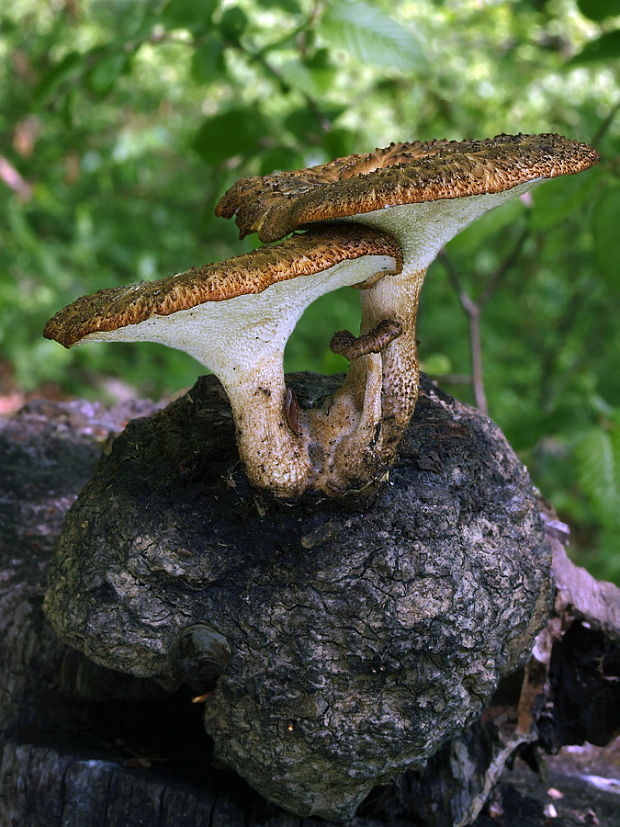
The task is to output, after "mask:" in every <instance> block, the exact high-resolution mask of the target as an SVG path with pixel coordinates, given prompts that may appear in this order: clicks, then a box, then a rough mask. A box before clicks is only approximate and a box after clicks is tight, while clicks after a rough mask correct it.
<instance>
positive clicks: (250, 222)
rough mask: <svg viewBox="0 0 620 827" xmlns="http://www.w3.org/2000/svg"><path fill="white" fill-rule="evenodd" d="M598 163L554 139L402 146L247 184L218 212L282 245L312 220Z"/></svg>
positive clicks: (489, 188) (474, 191) (580, 148)
mask: <svg viewBox="0 0 620 827" xmlns="http://www.w3.org/2000/svg"><path fill="white" fill-rule="evenodd" d="M598 159H599V156H598V153H597V152H596V150H594V149H592V148H591V147H589V146H587V145H585V144H581V143H578V142H576V141H571V140H569V139H568V138H563V137H562V136H560V135H553V134H544V135H498V136H496V137H495V138H488V139H486V140H480V141H474V140H470V141H446V140H441V141H425V142H413V143H398V144H391V145H390V146H389V147H387V148H385V149H376V150H375V151H374V152H369V153H366V154H363V155H350V156H348V157H346V158H338V159H336V160H334V161H330V162H329V163H327V164H322V165H319V166H315V167H309V168H308V169H303V170H296V171H292V172H276V173H273V174H271V175H266V176H263V177H255V178H245V179H243V180H241V181H238V182H237V183H236V184H234V185H233V186H232V187H231V188H230V189H229V190H228V192H226V193H225V195H224V196H223V197H222V199H221V200H220V202H219V204H218V205H217V208H216V213H217V215H219V216H223V217H225V218H232V216H233V215H234V216H236V221H237V225H238V226H239V231H240V235H241V237H242V238H243V237H244V236H246V235H248V233H251V232H254V231H256V232H257V233H258V237H259V238H260V239H261V240H262V241H275V240H276V239H278V238H282V237H283V236H285V235H287V234H288V233H290V232H292V231H293V230H295V229H296V228H298V227H300V226H301V225H303V224H306V223H309V222H313V221H328V220H331V219H335V218H342V217H346V216H352V215H359V214H360V213H368V212H372V211H374V210H379V209H382V208H383V207H386V206H396V205H400V204H413V203H420V202H422V201H436V200H440V199H446V198H461V197H464V196H468V195H481V194H484V193H497V192H502V191H503V190H507V189H510V188H512V187H515V186H517V185H518V184H522V183H525V182H527V181H532V180H534V179H537V178H554V177H556V176H558V175H566V174H572V173H576V172H581V171H582V170H584V169H587V168H588V167H590V166H592V165H593V164H595V163H596V162H597V161H598Z"/></svg>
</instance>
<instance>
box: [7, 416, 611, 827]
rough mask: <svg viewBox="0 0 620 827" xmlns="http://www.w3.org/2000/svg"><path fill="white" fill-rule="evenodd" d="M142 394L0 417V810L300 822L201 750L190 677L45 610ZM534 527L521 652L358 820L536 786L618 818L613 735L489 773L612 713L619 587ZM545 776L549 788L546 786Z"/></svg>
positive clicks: (565, 811) (28, 820)
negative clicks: (95, 650)
mask: <svg viewBox="0 0 620 827" xmlns="http://www.w3.org/2000/svg"><path fill="white" fill-rule="evenodd" d="M152 410H153V406H149V405H146V404H140V405H134V406H129V407H124V408H116V409H114V410H111V411H103V410H102V409H100V408H97V407H94V406H92V405H90V404H89V403H84V402H79V403H70V404H55V403H46V402H40V403H31V404H30V405H28V406H27V407H26V408H24V409H23V410H22V412H21V413H20V414H19V415H17V416H15V417H14V418H12V419H10V420H1V419H0V469H1V473H0V567H1V570H2V577H1V580H0V824H1V825H2V826H3V827H4V825H11V827H22V825H25V824H28V825H29V827H60V825H63V827H66V826H67V825H75V827H78V825H79V827H99V825H101V827H103V825H105V827H132V826H133V825H138V824H140V825H144V826H145V827H179V825H180V827H185V825H187V826H188V827H189V825H192V826H193V827H194V826H195V827H214V825H230V826H231V827H254V825H269V827H292V825H299V827H302V825H303V827H311V825H312V827H315V825H318V824H319V823H320V822H319V821H318V820H317V819H299V818H296V817H294V816H292V815H290V814H287V813H286V812H283V811H281V810H279V809H278V808H277V807H275V806H274V805H271V804H268V803H267V802H266V801H264V800H263V799H261V798H260V797H259V796H258V795H257V794H256V793H254V792H253V791H252V790H251V789H249V788H248V787H247V786H246V785H245V784H244V783H243V782H242V781H241V780H240V779H239V778H238V777H236V776H235V774H234V773H232V772H229V771H227V770H225V769H224V768H222V767H221V766H218V765H217V764H214V763H213V759H212V744H211V741H210V739H209V738H208V737H207V736H206V735H205V733H204V729H203V727H202V725H201V709H200V708H199V707H198V705H192V704H191V703H190V698H191V692H190V691H189V690H188V689H187V687H181V688H180V689H179V690H177V691H176V692H173V693H169V692H165V691H163V690H162V688H161V687H160V686H159V685H158V684H156V683H155V682H154V681H152V680H150V679H137V678H132V677H130V676H127V675H124V674H121V673H118V672H114V671H111V670H108V669H106V668H104V667H101V666H98V665H96V664H94V663H93V662H92V661H89V660H88V659H87V658H85V657H84V656H83V655H81V654H80V653H78V652H77V651H75V650H72V649H69V648H68V647H66V646H65V645H64V644H62V643H61V642H60V641H59V640H58V638H57V637H56V635H55V634H54V632H53V631H52V629H51V627H50V626H49V624H48V623H47V622H46V620H45V618H44V616H43V613H42V599H43V593H44V588H45V580H46V576H47V567H48V560H49V556H50V553H51V550H52V547H53V545H54V543H55V542H56V539H57V535H58V531H59V528H60V524H61V522H62V518H63V516H64V514H65V511H66V509H67V508H68V506H69V504H70V503H71V502H72V501H73V500H74V499H75V497H76V495H77V493H78V491H79V489H80V488H81V486H82V485H83V484H84V482H85V481H86V480H87V479H88V477H89V476H90V474H91V473H92V467H93V464H94V462H95V460H96V456H97V455H98V453H99V451H100V449H101V444H102V441H103V440H104V439H105V437H106V436H107V434H108V433H109V432H114V431H118V430H120V428H122V427H123V425H124V424H125V421H126V419H127V417H128V416H136V415H139V414H141V413H142V414H147V413H150V412H151V411H152ZM546 528H547V536H548V539H549V541H550V543H551V544H552V545H553V547H554V558H555V559H554V570H555V572H556V578H557V580H558V582H559V585H560V589H559V591H558V593H557V595H556V601H555V611H553V612H552V613H551V615H550V619H549V623H548V626H547V627H546V629H544V630H543V631H542V632H541V634H540V635H539V638H538V642H537V646H536V649H535V655H534V656H533V657H532V658H531V659H530V661H529V663H528V664H527V666H526V668H525V670H524V669H520V670H518V671H517V672H516V673H513V674H512V675H509V676H507V677H506V678H505V679H504V680H503V681H502V682H501V684H500V687H499V688H498V690H497V692H496V693H495V695H494V697H493V699H492V701H491V703H490V704H489V705H488V706H487V708H486V710H485V711H484V713H483V716H482V718H481V719H480V720H479V721H477V722H475V723H474V724H472V725H471V726H470V727H469V728H468V729H467V730H466V731H465V732H464V733H463V734H462V735H461V736H459V737H457V738H455V739H453V740H452V741H451V742H449V743H446V744H444V746H443V747H442V748H441V749H440V750H439V752H438V753H436V754H435V755H434V756H433V757H432V758H431V759H430V760H429V762H428V764H427V766H426V769H425V770H423V771H421V772H414V771H409V772H407V773H405V774H404V775H401V776H399V777H398V778H397V779H396V780H395V781H394V782H392V783H391V784H389V785H387V786H385V787H379V788H377V789H376V790H375V791H373V793H372V794H371V795H370V796H369V797H368V798H367V800H366V801H365V802H364V803H363V804H362V805H361V806H360V808H359V810H358V814H357V816H356V817H355V819H354V821H353V824H355V825H356V827H371V825H372V827H375V825H380V824H403V825H405V824H407V825H414V826H415V825H433V826H434V827H448V825H452V824H456V823H462V824H466V823H471V822H472V820H473V819H475V821H474V822H473V823H475V824H476V825H477V827H491V825H494V824H497V823H498V821H497V819H498V818H500V817H501V821H502V823H503V825H504V827H523V825H524V824H528V825H529V827H539V826H540V827H542V825H548V823H549V819H548V816H547V815H545V812H544V808H545V807H548V806H549V803H550V802H553V803H554V805H555V807H556V809H557V812H558V816H559V819H558V821H557V822H555V823H558V824H560V823H561V824H562V825H565V827H566V825H572V824H592V825H596V824H597V823H600V824H605V825H608V827H617V825H620V816H618V811H617V810H618V808H617V796H616V795H615V794H614V793H613V783H614V782H613V780H610V776H613V777H615V778H618V777H619V774H618V770H617V767H618V749H619V748H620V747H618V746H616V747H615V751H611V752H610V751H609V749H608V750H603V749H601V750H599V751H598V753H597V756H598V757H597V756H595V757H594V758H593V757H592V749H591V748H583V750H582V749H581V748H580V749H579V751H578V754H579V756H582V758H583V762H584V763H583V765H582V766H576V765H575V761H574V759H575V755H576V753H575V751H574V750H575V748H573V751H572V752H571V754H570V755H569V756H568V759H570V761H569V762H568V763H567V756H566V755H565V754H564V750H562V752H561V753H560V755H559V756H558V757H557V758H556V759H553V761H552V763H551V765H550V768H549V775H548V778H547V780H546V782H544V785H543V782H541V777H540V775H537V774H535V773H533V772H532V771H531V770H529V769H527V768H526V766H525V764H523V763H522V762H521V761H519V760H518V761H517V764H516V765H515V770H514V771H513V772H505V773H504V775H503V776H502V778H501V779H500V781H499V783H497V784H496V783H495V782H496V781H497V778H498V776H499V775H500V773H501V770H502V768H503V767H504V766H505V764H506V762H507V761H509V760H510V759H511V758H512V759H514V755H515V753H516V751H517V750H518V749H520V750H521V751H523V750H524V749H525V750H526V752H525V753H524V757H526V758H527V759H528V762H529V763H530V764H534V763H538V764H540V747H541V746H542V747H544V748H546V749H547V750H551V751H553V752H555V751H557V750H558V749H559V748H560V747H561V746H562V745H563V744H564V743H572V742H573V740H572V739H575V738H576V739H578V740H579V741H580V740H581V739H582V738H583V737H586V738H589V739H590V740H598V742H599V743H604V742H606V741H607V740H608V739H609V738H611V737H612V735H613V734H614V732H615V731H618V728H619V727H620V713H619V710H620V703H618V700H620V698H619V697H618V686H619V683H618V676H619V674H620V666H619V664H620V622H619V621H618V612H619V611H620V597H619V592H618V589H616V588H615V587H613V586H611V585H610V584H604V583H597V582H596V581H593V580H592V578H590V577H589V575H587V574H586V573H585V572H583V570H580V569H576V568H575V567H574V566H572V565H571V564H570V563H569V562H568V561H567V560H566V558H565V555H564V553H563V551H562V546H561V543H560V542H559V540H560V539H564V540H565V539H566V538H565V535H564V534H563V533H562V531H561V530H560V531H558V530H557V524H556V523H554V522H553V521H552V520H549V519H547V520H546ZM560 529H561V526H560ZM541 664H542V665H541ZM206 665H207V666H208V664H206ZM372 674H374V673H372ZM576 710H578V711H579V713H580V714H579V715H576V714H575V713H576ZM582 713H583V714H582ZM576 721H578V722H579V726H578V727H575V722H576ZM577 729H578V731H577ZM519 744H521V747H520V748H519V747H518V745H519ZM585 761H588V762H590V763H588V764H587V765H586V764H585ZM593 761H596V763H592V762H593ZM592 779H595V781H596V783H597V784H598V789H597V788H596V787H594V786H593V783H592ZM605 784H607V785H608V787H609V789H607V790H605V789H602V788H601V785H602V786H603V787H604V785H605ZM494 785H495V786H494ZM549 786H553V787H555V788H559V789H560V790H561V791H562V793H563V795H564V797H563V799H562V800H560V801H558V800H557V799H551V798H550V797H549V796H548V795H547V792H546V790H547V788H548V787H549ZM487 799H488V800H489V803H488V805H487V808H488V809H487V811H486V812H483V813H482V814H480V815H479V816H478V818H477V819H476V813H478V812H479V811H480V808H481V807H482V804H483V803H484V801H485V800H487ZM498 814H501V816H500V815H498Z"/></svg>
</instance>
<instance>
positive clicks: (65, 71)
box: [0, 0, 620, 580]
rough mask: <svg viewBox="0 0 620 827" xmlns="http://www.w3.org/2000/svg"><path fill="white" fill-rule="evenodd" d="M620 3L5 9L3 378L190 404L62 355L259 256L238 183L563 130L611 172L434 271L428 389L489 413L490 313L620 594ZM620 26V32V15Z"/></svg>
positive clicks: (523, 426) (137, 1) (493, 330)
mask: <svg viewBox="0 0 620 827" xmlns="http://www.w3.org/2000/svg"><path fill="white" fill-rule="evenodd" d="M618 12H619V8H618V3H617V0H576V2H575V0H520V2H517V3H514V2H504V0H434V2H433V0H339V1H338V2H328V0H237V1H235V0H83V2H77V0H12V1H11V3H7V4H3V5H2V10H0V90H1V92H0V193H1V198H0V361H2V362H4V363H5V364H10V365H11V366H12V369H13V370H14V373H15V376H16V379H17V381H18V383H19V384H20V386H21V387H23V388H24V389H26V390H32V389H36V388H37V387H39V386H40V385H41V384H42V383H43V382H50V381H52V382H56V383H58V384H59V385H60V386H61V387H62V388H63V389H64V390H65V391H67V392H70V393H76V394H80V395H99V396H102V395H103V396H105V395H106V394H107V393H109V391H110V388H111V387H112V384H111V381H112V380H122V382H124V383H126V384H127V385H130V386H133V387H134V388H135V389H136V392H137V393H139V394H143V395H151V396H155V397H156V396H159V395H161V394H166V393H170V392H173V391H176V390H178V389H179V388H182V387H184V386H187V385H190V384H191V383H192V382H193V381H194V379H195V377H196V374H197V373H199V372H200V371H201V370H202V368H201V367H200V366H199V365H197V364H196V363H194V362H193V361H192V360H191V359H190V358H189V357H186V356H185V355H184V354H181V353H176V352H173V351H170V350H166V349H164V348H162V347H159V346H156V345H123V344H116V345H108V346H106V345H90V346H88V347H85V348H76V349H75V351H71V352H68V351H65V350H63V349H62V348H61V347H60V346H58V345H57V344H55V343H52V342H48V341H45V340H43V339H42V338H41V335H40V332H41V329H42V327H43V324H44V322H45V321H46V319H47V318H48V316H50V315H51V314H52V313H53V312H55V311H56V310H57V309H58V308H59V307H61V306H62V305H63V304H65V303H67V302H69V301H71V300H72V299H74V298H75V297H77V296H78V295H81V294H83V293H89V292H93V291H94V290H97V289H99V288H101V287H107V286H112V285H116V284H121V283H129V282H132V281H136V280H143V279H151V278H156V277H160V276H162V275H166V274H168V273H172V272H179V271H181V270H184V269H187V268H188V267H190V266H191V265H194V264H200V263H205V262H208V261H213V260H217V259H222V258H226V257H228V256H230V255H233V254H237V253H239V252H243V251H246V250H248V249H251V247H252V245H256V243H257V242H256V240H255V239H253V238H249V239H246V240H245V241H244V242H240V241H239V240H238V238H237V233H236V228H235V225H234V224H233V222H226V221H224V220H222V219H216V218H215V217H214V215H213V208H214V205H215V204H216V203H217V200H218V199H219V197H220V196H221V194H222V193H223V192H224V191H225V189H226V188H227V187H228V186H230V185H231V184H232V183H233V182H234V181H235V180H236V179H237V178H239V177H242V176H247V175H251V174H264V173H267V172H271V171H272V170H274V169H290V168H295V167H301V166H307V165H310V164H315V163H321V162H324V161H327V160H329V159H331V158H333V157H335V156H338V155H343V154H348V153H351V152H363V151H367V150H369V149H372V148H374V147H375V146H384V145H386V144H388V143H389V142H390V141H398V140H414V139H428V138H433V137H447V138H456V139H460V138H465V137H487V136H491V135H494V134H496V133H498V132H519V131H523V132H546V131H555V132H560V133H563V134H565V135H568V136H570V137H572V138H576V139H580V140H585V141H588V142H590V143H594V144H595V145H596V146H597V147H598V149H599V150H600V152H601V155H602V162H601V164H600V166H599V167H597V168H596V169H593V170H590V171H589V172H587V173H585V174H583V175H580V176H577V177H575V178H566V179H558V180H556V181H553V182H551V183H549V184H546V185H544V186H542V187H540V188H539V189H537V190H536V191H535V192H534V194H533V197H532V198H531V199H530V200H522V201H517V202H515V203H512V204H510V205H508V206H506V207H504V208H502V209H500V210H498V211H497V212H494V213H491V214H489V215H487V216H486V217H485V218H483V219H481V220H480V221H478V222H477V223H476V224H474V225H473V226H472V227H470V228H469V229H467V230H466V231H465V232H463V233H462V234H461V235H460V236H459V237H457V238H456V239H455V240H454V241H453V242H452V243H451V244H450V245H449V246H448V248H447V252H446V258H444V259H443V260H439V261H437V262H436V263H435V264H434V265H433V266H432V267H431V269H430V271H429V275H428V277H427V283H426V286H425V289H424V296H423V306H422V309H421V312H420V326H419V338H420V341H421V355H422V359H423V366H425V367H426V368H427V370H429V371H430V372H432V373H433V374H435V375H436V376H437V378H438V380H439V381H440V382H443V384H444V386H445V387H446V389H447V390H449V391H451V392H452V393H454V394H456V395H458V396H461V397H463V398H465V399H467V400H469V401H472V399H473V397H472V391H471V384H470V383H468V381H467V380H468V376H469V373H470V363H469V358H470V356H469V345H470V342H469V334H468V322H467V318H466V316H465V315H464V313H463V310H462V308H461V306H460V304H459V300H458V296H457V293H456V291H455V290H454V286H453V283H451V281H450V279H448V277H447V276H448V267H449V268H450V269H451V270H452V272H453V273H454V274H457V275H458V279H459V282H460V285H461V288H462V290H465V291H467V293H468V294H469V296H470V297H471V298H472V299H473V300H474V301H475V300H476V298H477V297H478V296H480V295H482V294H483V293H484V291H485V290H486V291H487V293H488V297H489V300H488V301H487V302H486V304H485V306H484V310H483V312H482V315H481V335H482V348H483V359H484V376H485V390H486V395H487V397H488V401H489V412H490V415H491V416H492V417H493V418H494V419H495V420H496V421H497V422H498V423H499V424H500V426H501V427H502V428H503V429H504V431H505V432H506V434H507V437H508V439H509V440H510V441H511V443H512V444H513V445H514V446H515V448H516V449H517V451H519V452H520V454H521V456H522V458H523V460H524V461H525V462H526V464H527V465H528V467H529V469H530V471H531V473H532V476H533V478H534V480H535V482H536V483H537V484H538V486H539V487H540V489H541V490H542V491H543V492H544V493H545V495H546V496H548V497H549V498H550V500H551V501H552V502H553V504H554V505H555V507H556V509H557V510H558V511H559V513H560V516H561V517H562V518H564V519H566V520H567V521H568V522H569V523H570V524H571V526H572V529H573V545H572V551H573V554H574V556H576V557H577V558H578V559H579V561H580V562H582V563H585V564H586V565H588V567H589V568H590V569H591V570H592V571H594V573H595V574H597V575H599V576H604V577H606V578H609V579H615V580H620V553H619V552H620V324H619V321H620V267H619V266H618V252H617V249H618V236H619V235H620V222H619V221H618V215H619V213H620V209H619V207H620V165H619V163H618V157H619V152H618V150H619V149H620V125H619V123H618V118H617V115H618V112H619V111H620V110H619V106H620V91H619V88H618V62H619V61H618V58H619V56H620V16H618ZM614 15H616V16H614ZM356 319H357V307H356V295H355V291H344V292H340V293H337V294H335V295H332V296H330V297H329V298H328V299H327V300H325V299H324V300H322V301H319V302H317V303H316V304H315V305H314V306H312V307H311V308H310V309H309V310H308V311H307V313H306V315H305V317H304V319H302V322H301V323H300V325H299V327H298V330H297V331H296V333H295V335H294V336H293V338H292V340H291V343H290V346H289V348H288V351H287V368H288V369H289V370H297V369H315V370H323V371H337V370H340V369H342V367H343V363H342V362H341V361H340V359H339V357H336V356H334V355H333V354H332V353H331V352H330V351H329V349H328V342H329V339H330V336H331V334H332V333H333V332H334V330H336V329H341V328H344V327H349V328H352V329H355V325H356Z"/></svg>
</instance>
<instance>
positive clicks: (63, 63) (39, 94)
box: [34, 52, 84, 100]
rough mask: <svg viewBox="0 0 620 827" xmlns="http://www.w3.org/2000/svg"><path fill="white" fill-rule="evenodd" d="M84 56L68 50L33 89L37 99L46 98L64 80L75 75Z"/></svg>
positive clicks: (80, 66) (80, 69) (81, 64)
mask: <svg viewBox="0 0 620 827" xmlns="http://www.w3.org/2000/svg"><path fill="white" fill-rule="evenodd" d="M83 60H84V56H83V55H82V54H81V53H80V52H68V54H66V55H65V56H64V57H63V58H62V59H61V60H59V61H58V63H57V64H56V65H55V66H52V68H51V69H50V70H49V72H48V73H47V74H46V75H44V76H43V78H42V79H41V81H40V82H39V85H38V86H37V88H36V89H35V92H34V97H35V99H37V100H42V99H44V98H47V97H48V96H49V95H51V94H52V93H54V92H55V91H56V90H57V89H58V88H59V87H60V86H61V85H62V84H63V83H64V82H65V81H66V80H69V79H72V78H75V77H77V76H78V75H79V74H80V72H81V71H82V67H83Z"/></svg>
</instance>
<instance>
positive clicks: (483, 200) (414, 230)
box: [338, 179, 540, 477]
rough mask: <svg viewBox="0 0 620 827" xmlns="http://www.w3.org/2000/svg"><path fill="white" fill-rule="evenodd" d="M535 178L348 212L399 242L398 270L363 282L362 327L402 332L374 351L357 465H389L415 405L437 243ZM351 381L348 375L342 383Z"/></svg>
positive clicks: (516, 194)
mask: <svg viewBox="0 0 620 827" xmlns="http://www.w3.org/2000/svg"><path fill="white" fill-rule="evenodd" d="M539 181H540V179H537V180H535V181H528V182H527V183H525V184H520V185H519V186H516V187H513V188H512V189H509V190H505V191H503V192H500V193H494V194H485V195H474V196H468V197H463V198H454V199H442V200H439V201H427V202H423V203H419V204H405V205H399V206H395V207H386V208H384V209H382V210H377V211H375V212H370V213H362V214H360V215H355V216H352V217H349V218H347V221H348V222H352V221H356V222H359V223H360V224H365V225H370V226H372V227H376V228H377V229H381V230H383V231H386V232H388V233H390V235H392V236H393V237H394V238H396V239H397V241H398V242H399V243H400V245H401V247H402V252H403V268H402V272H400V273H398V274H397V275H390V276H386V277H384V278H383V279H381V280H379V281H376V282H374V284H373V285H372V286H371V287H368V288H364V287H363V286H362V324H361V333H362V334H365V333H367V332H368V331H370V330H373V329H374V328H376V326H377V325H378V324H379V323H380V322H382V321H384V320H392V321H395V322H398V323H400V325H401V327H402V333H401V335H400V336H398V337H397V338H395V339H394V340H393V341H392V342H390V343H389V344H388V345H387V346H386V347H385V349H384V350H383V351H382V352H381V354H380V357H379V358H380V360H381V370H382V379H381V387H382V409H381V417H380V421H381V432H380V433H378V432H373V433H372V438H371V441H372V444H371V445H370V444H367V446H366V449H365V450H361V453H360V467H361V466H362V465H365V466H368V465H369V464H371V462H374V464H375V468H376V469H377V470H378V471H379V472H380V470H381V467H382V466H383V467H385V468H388V467H389V466H390V464H391V463H392V461H393V458H394V455H395V452H396V449H397V447H398V443H399V442H400V439H401V438H402V436H403V433H404V431H405V429H406V428H407V425H408V423H409V420H410V418H411V415H412V414H413V411H414V409H415V404H416V400H417V396H418V385H419V368H418V352H417V342H416V316H417V310H418V302H419V298H420V291H421V289H422V284H423V282H424V276H425V274H426V270H427V268H428V266H429V265H430V264H431V262H432V261H433V260H434V259H435V257H436V256H437V253H438V252H439V251H440V250H441V248H442V247H443V246H444V245H445V244H447V242H448V241H450V239H451V238H453V237H454V236H455V235H456V234H457V233H458V232H460V231H461V230H463V229H464V228H465V227H467V226H468V225H469V224H471V223H472V221H475V219H476V218H478V217H480V216H481V215H483V214H484V213H486V212H488V211H489V210H492V209H494V208H495V207H498V206H500V205H501V204H504V203H505V202H506V201H510V200H512V199H513V198H517V197H519V196H520V195H522V194H523V193H525V192H528V191H529V190H531V189H533V188H534V187H535V186H536V184H537V183H539ZM364 360H365V365H366V377H367V382H369V383H370V384H371V386H372V387H376V376H375V372H376V366H375V367H374V368H373V369H372V370H370V369H369V362H368V357H364ZM361 361H362V360H361V359H360V360H356V362H361ZM363 373H364V370H363V369H362V366H361V365H357V366H356V363H355V362H354V363H353V364H352V366H351V375H352V376H357V377H360V374H363ZM350 384H351V380H349V381H348V382H347V383H346V386H348V385H350ZM346 386H345V387H346ZM361 437H362V432H361V431H359V432H358V433H357V434H356V437H355V442H356V443H357V445H356V446H355V448H354V449H353V444H352V443H351V450H348V449H347V454H349V453H352V452H353V450H358V449H359V448H360V446H359V443H360V439H361ZM349 442H351V440H350V438H349ZM343 449H344V444H343V446H342V447H341V450H343ZM370 455H372V460H371V458H370ZM338 464H339V465H340V466H341V467H342V466H343V465H345V464H346V463H344V462H343V460H342V459H339V462H338ZM349 470H351V469H349ZM355 476H356V474H354V477H355Z"/></svg>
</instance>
